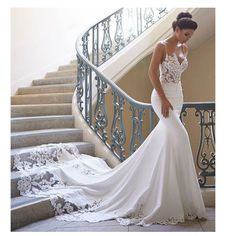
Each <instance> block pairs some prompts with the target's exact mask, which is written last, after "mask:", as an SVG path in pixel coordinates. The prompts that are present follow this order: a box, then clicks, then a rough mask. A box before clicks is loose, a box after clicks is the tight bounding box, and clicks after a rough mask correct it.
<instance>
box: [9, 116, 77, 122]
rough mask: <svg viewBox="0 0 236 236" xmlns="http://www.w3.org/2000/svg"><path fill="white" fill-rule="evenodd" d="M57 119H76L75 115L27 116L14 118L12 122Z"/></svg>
mask: <svg viewBox="0 0 236 236" xmlns="http://www.w3.org/2000/svg"><path fill="white" fill-rule="evenodd" d="M57 118H74V116H73V115H51V116H50V115H49V116H25V117H12V118H11V120H12V121H21V120H24V121H25V120H43V119H57Z"/></svg>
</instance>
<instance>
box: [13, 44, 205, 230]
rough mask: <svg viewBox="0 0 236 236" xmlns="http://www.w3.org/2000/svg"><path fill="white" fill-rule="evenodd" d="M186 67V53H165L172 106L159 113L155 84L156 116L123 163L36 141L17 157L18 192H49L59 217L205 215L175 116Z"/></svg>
mask: <svg viewBox="0 0 236 236" xmlns="http://www.w3.org/2000/svg"><path fill="white" fill-rule="evenodd" d="M162 43H164V42H162ZM187 66H188V61H187V58H186V57H185V59H184V60H183V61H182V62H179V60H178V56H177V55H176V54H175V53H174V54H173V55H168V54H167V51H166V57H165V60H164V61H163V63H162V64H160V65H159V69H160V81H161V84H162V87H163V90H164V92H165V95H166V97H167V98H168V100H169V101H170V103H171V104H172V106H173V108H174V109H173V110H172V109H169V116H168V117H167V118H164V117H163V115H162V114H161V100H160V98H159V96H158V94H157V92H156V90H155V89H153V91H152V94H151V104H152V107H153V109H154V111H155V113H156V114H157V116H158V117H159V118H160V120H159V122H158V124H157V125H156V127H155V128H154V129H153V130H152V131H151V133H150V134H149V135H148V136H147V138H146V139H145V140H144V142H143V143H142V144H141V145H140V147H139V148H138V149H137V150H136V151H135V152H134V153H133V154H132V155H131V156H130V157H128V158H127V159H126V160H125V161H123V162H122V163H120V164H119V165H117V166H116V167H115V168H110V167H109V166H108V165H107V164H106V162H105V161H104V160H103V159H101V158H99V157H94V156H90V155H86V154H81V153H80V152H79V150H78V149H77V147H76V146H75V145H73V144H47V145H41V146H39V147H38V148H36V149H34V150H32V152H31V155H30V156H27V157H26V156H24V155H21V154H19V153H18V154H17V156H16V157H15V161H14V168H15V170H18V171H20V172H21V177H20V179H19V181H18V184H17V185H18V190H19V191H20V194H21V195H25V196H30V197H42V196H47V197H48V196H49V197H50V200H51V204H52V206H53V207H54V209H55V215H56V218H57V219H58V220H65V221H88V222H99V221H104V220H111V219H116V221H118V222H119V223H120V224H121V225H131V224H135V225H141V226H150V225H152V224H177V223H179V222H185V220H192V219H195V218H199V219H201V218H204V219H206V209H205V206H204V202H203V199H202V195H201V189H200V186H199V183H198V180H197V175H196V170H195V166H194V161H193V155H192V150H191V146H190V141H189V136H188V133H187V131H186V129H185V127H184V126H183V124H182V123H181V120H180V118H179V115H180V112H181V108H182V105H183V93H182V86H181V73H182V72H183V71H184V70H185V69H186V68H187Z"/></svg>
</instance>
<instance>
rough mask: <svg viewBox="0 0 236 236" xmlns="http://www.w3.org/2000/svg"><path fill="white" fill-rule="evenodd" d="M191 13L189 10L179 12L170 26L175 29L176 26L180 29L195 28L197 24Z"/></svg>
mask: <svg viewBox="0 0 236 236" xmlns="http://www.w3.org/2000/svg"><path fill="white" fill-rule="evenodd" d="M191 18H192V15H191V14H190V13H189V12H180V13H179V14H178V16H177V17H176V20H175V21H173V23H172V28H173V30H174V31H175V28H176V26H178V27H179V28H180V29H181V30H182V29H193V30H196V29H197V27H198V25H197V23H196V22H195V21H193V20H192V19H191Z"/></svg>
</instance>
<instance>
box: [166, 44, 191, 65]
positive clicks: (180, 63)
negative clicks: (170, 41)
mask: <svg viewBox="0 0 236 236" xmlns="http://www.w3.org/2000/svg"><path fill="white" fill-rule="evenodd" d="M162 43H163V44H164V45H165V43H164V41H162ZM173 54H174V55H175V57H176V59H177V61H178V63H179V65H180V66H181V65H182V64H183V62H184V61H185V60H187V57H186V56H185V57H184V60H183V61H182V62H179V58H178V56H177V54H176V53H175V52H173V53H171V54H170V55H169V54H167V53H166V57H167V56H169V57H171V56H172V55H173ZM166 57H165V59H166ZM164 61H165V60H164ZM164 61H163V62H164ZM163 62H162V63H163Z"/></svg>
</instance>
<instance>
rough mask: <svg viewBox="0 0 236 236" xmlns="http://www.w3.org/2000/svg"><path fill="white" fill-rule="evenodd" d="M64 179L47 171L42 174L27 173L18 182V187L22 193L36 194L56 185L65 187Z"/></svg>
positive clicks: (27, 194) (26, 194)
mask: <svg viewBox="0 0 236 236" xmlns="http://www.w3.org/2000/svg"><path fill="white" fill-rule="evenodd" d="M63 186H64V184H63V183H62V181H61V180H60V179H59V178H58V177H57V176H56V175H54V174H52V173H50V172H48V171H45V172H42V173H40V174H34V175H27V176H23V177H21V178H20V180H19V181H18V182H17V189H18V190H19V191H20V194H21V195H25V196H35V195H37V194H39V192H41V191H42V192H43V191H47V190H49V189H52V188H56V187H63Z"/></svg>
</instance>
